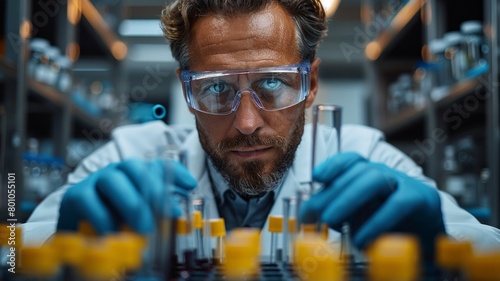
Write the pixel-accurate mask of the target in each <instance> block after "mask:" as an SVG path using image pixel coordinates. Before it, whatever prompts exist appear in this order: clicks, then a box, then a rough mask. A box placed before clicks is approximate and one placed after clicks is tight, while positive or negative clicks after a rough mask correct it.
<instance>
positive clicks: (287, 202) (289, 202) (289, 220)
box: [283, 197, 298, 263]
mask: <svg viewBox="0 0 500 281" xmlns="http://www.w3.org/2000/svg"><path fill="white" fill-rule="evenodd" d="M296 209H297V199H296V198H289V197H287V198H283V262H285V263H286V262H289V261H291V258H292V256H293V252H292V251H291V250H290V249H292V250H293V248H292V247H290V245H291V243H292V242H293V239H294V238H295V234H296V233H297V229H298V223H297V218H296V217H295V215H296V214H297V211H296Z"/></svg>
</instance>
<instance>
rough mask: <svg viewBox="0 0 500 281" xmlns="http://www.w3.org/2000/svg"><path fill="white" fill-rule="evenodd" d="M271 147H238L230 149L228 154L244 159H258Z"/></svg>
mask: <svg viewBox="0 0 500 281" xmlns="http://www.w3.org/2000/svg"><path fill="white" fill-rule="evenodd" d="M272 148H273V147H272V146H252V147H238V148H234V149H231V150H230V152H231V153H233V154H235V155H237V156H239V157H244V158H251V157H260V156H263V155H264V154H266V153H268V152H270V151H271V149H272Z"/></svg>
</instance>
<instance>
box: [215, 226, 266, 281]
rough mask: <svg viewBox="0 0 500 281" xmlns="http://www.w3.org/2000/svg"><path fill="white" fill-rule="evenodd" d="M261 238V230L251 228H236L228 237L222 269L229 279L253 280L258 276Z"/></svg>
mask: <svg viewBox="0 0 500 281" xmlns="http://www.w3.org/2000/svg"><path fill="white" fill-rule="evenodd" d="M259 240H260V233H259V230H257V229H251V228H240V229H235V230H233V231H232V232H231V233H230V235H229V236H228V237H227V238H226V240H225V243H224V252H225V260H224V263H223V266H222V269H223V272H224V274H225V276H226V278H227V279H228V280H249V279H250V280H251V279H252V278H255V277H256V276H258V274H259V270H260V267H259V258H260V252H259V248H260V247H259V246H258V245H259V242H260V241H259Z"/></svg>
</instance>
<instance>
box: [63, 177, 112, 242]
mask: <svg viewBox="0 0 500 281" xmlns="http://www.w3.org/2000/svg"><path fill="white" fill-rule="evenodd" d="M89 184H90V182H89ZM91 184H92V186H85V185H83V186H78V188H73V187H70V188H69V189H68V190H67V191H66V193H65V194H64V197H63V200H62V201H61V206H60V208H59V220H58V224H57V229H58V230H59V231H77V230H78V226H79V223H80V222H81V221H87V222H89V223H90V224H91V225H92V226H93V227H94V229H95V230H96V231H97V233H99V234H101V235H103V234H106V233H109V232H113V231H116V230H117V229H118V226H117V224H116V222H115V218H114V217H113V214H112V213H111V212H110V210H109V209H108V208H107V207H106V204H105V203H104V202H103V201H102V199H101V198H100V196H99V194H98V193H97V192H96V190H95V189H94V188H93V179H92V181H91Z"/></svg>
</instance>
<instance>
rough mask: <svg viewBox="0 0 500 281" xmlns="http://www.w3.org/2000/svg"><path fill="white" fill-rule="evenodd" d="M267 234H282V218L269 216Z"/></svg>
mask: <svg viewBox="0 0 500 281" xmlns="http://www.w3.org/2000/svg"><path fill="white" fill-rule="evenodd" d="M268 230H269V232H272V233H282V232H283V216H269V228H268Z"/></svg>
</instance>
